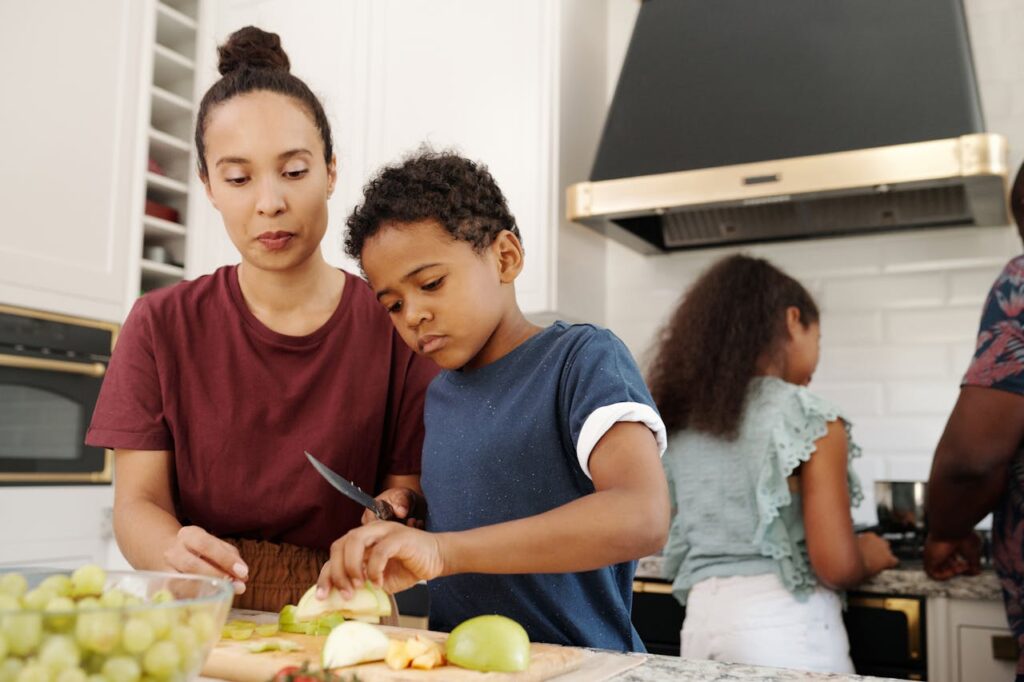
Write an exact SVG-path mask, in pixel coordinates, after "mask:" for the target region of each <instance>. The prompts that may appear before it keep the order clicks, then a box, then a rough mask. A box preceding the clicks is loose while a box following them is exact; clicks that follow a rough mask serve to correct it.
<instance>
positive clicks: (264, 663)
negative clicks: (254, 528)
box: [201, 625, 587, 682]
mask: <svg viewBox="0 0 1024 682" xmlns="http://www.w3.org/2000/svg"><path fill="white" fill-rule="evenodd" d="M380 628H381V629H382V630H383V631H384V632H385V634H387V636H388V637H391V638H392V639H408V638H409V637H412V636H413V635H416V634H419V635H422V636H424V637H429V638H431V639H433V640H435V641H437V642H444V640H445V638H446V637H447V636H448V635H447V634H446V633H443V632H430V631H427V630H413V629H410V628H399V627H389V626H386V625H382V626H380ZM274 638H278V639H287V640H290V641H292V642H295V643H296V644H298V645H299V646H301V647H302V649H301V650H300V651H268V652H265V653H260V654H254V653H252V652H250V651H249V650H248V649H247V648H246V646H247V644H250V643H252V642H259V641H260V640H261V639H268V638H261V637H254V638H252V639H247V640H245V641H241V642H238V641H233V640H221V641H220V642H219V643H218V644H217V646H216V647H214V649H213V651H211V652H210V655H209V657H208V658H207V659H206V664H205V665H204V666H203V670H202V673H201V675H202V676H203V677H214V678H219V679H222V680H229V682H267V680H269V679H270V678H272V677H273V676H274V674H275V673H276V672H277V671H278V670H280V669H281V668H284V667H286V666H290V665H302V664H303V663H304V662H307V661H308V662H309V664H310V666H311V667H319V663H320V652H321V650H322V649H323V645H324V640H325V639H326V638H325V637H313V636H311V635H291V634H284V633H279V634H277V635H273V636H272V637H270V638H269V639H274ZM586 653H587V652H585V651H584V650H582V649H575V648H573V647H563V646H557V645H554V644H531V645H530V667H529V668H527V669H526V670H525V671H523V672H521V673H481V672H477V671H475V670H466V669H465V668H459V667H457V666H453V665H445V666H441V667H440V668H434V669H433V670H413V669H411V668H409V669H405V670H392V669H391V668H389V667H388V666H387V665H386V664H385V663H384V662H383V661H378V662H376V663H363V664H362V665H357V666H351V667H348V668H338V669H336V670H335V672H337V673H340V674H342V675H345V674H346V673H349V672H351V673H355V674H356V675H358V677H359V681H360V682H441V681H442V680H445V681H451V682H473V681H474V680H476V681H477V682H483V681H485V680H486V681H488V682H506V681H508V682H512V681H513V680H515V681H516V682H540V681H541V680H547V679H550V678H552V677H557V676H559V675H562V674H564V673H567V672H569V671H571V670H574V669H575V668H577V667H579V666H580V665H581V664H582V663H583V660H584V657H585V655H586Z"/></svg>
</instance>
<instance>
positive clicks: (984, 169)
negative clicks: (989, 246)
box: [566, 133, 1007, 225]
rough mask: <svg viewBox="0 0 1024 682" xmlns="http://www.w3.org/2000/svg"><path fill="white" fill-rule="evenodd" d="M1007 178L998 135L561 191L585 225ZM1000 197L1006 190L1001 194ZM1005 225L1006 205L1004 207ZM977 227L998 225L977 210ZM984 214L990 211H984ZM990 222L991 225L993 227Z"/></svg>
mask: <svg viewBox="0 0 1024 682" xmlns="http://www.w3.org/2000/svg"><path fill="white" fill-rule="evenodd" d="M992 176H998V177H1001V178H1002V180H1003V183H1002V184H1003V187H1004V190H1005V184H1006V183H1005V179H1006V176H1007V144H1006V138H1005V137H1003V136H1002V135H998V134H995V133H976V134H971V135H962V136H960V137H955V138H949V139H943V140H930V141H927V142H913V143H909V144H899V145H891V146H887V147H873V148H870V149H856V150H851V151H845V152H834V153H830V154H819V155H814V156H802V157H795V158H789V159H778V160H775V161H758V162H756V163H746V164H737V165H733V166H721V167H717V168H705V169H699V170H690V171H679V172H675V173H659V174H655V175H643V176H638V177H632V178H619V179H614V180H601V181H597V182H581V183H577V184H574V185H571V186H569V187H568V189H567V190H566V216H567V217H568V219H569V220H573V221H577V222H582V223H598V222H601V221H603V220H608V219H616V218H628V217H635V216H640V215H650V214H655V215H658V214H662V213H664V212H666V211H670V210H675V209H679V208H685V207H697V206H711V205H756V204H759V203H774V202H785V201H788V200H790V198H792V197H794V196H797V195H814V194H826V195H827V194H846V193H851V192H864V191H866V190H872V189H874V190H875V191H886V190H887V189H888V188H889V187H890V186H898V185H926V184H928V183H933V182H943V181H946V182H948V181H950V180H960V181H967V182H969V181H970V180H971V179H973V178H989V177H992ZM1004 194H1005V191H1004ZM1003 204H1004V205H1003V206H1002V207H1001V208H1002V209H1003V214H1002V215H1003V218H1002V219H1003V220H1005V201H1004V202H1003ZM980 210H981V211H982V212H984V215H982V216H979V220H978V222H979V224H993V225H994V224H1000V223H999V222H998V221H999V220H1000V218H999V217H998V215H997V214H998V213H999V210H998V208H997V209H995V210H993V209H991V208H986V207H985V206H982V207H980ZM986 211H987V212H986ZM992 221H995V222H992Z"/></svg>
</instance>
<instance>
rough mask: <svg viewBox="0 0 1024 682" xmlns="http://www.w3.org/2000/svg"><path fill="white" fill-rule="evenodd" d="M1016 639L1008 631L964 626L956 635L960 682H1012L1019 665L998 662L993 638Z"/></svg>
mask: <svg viewBox="0 0 1024 682" xmlns="http://www.w3.org/2000/svg"><path fill="white" fill-rule="evenodd" d="M999 637H1013V634H1012V633H1011V632H1010V631H1009V630H1004V629H999V628H984V627H976V626H968V625H963V626H961V627H960V628H958V631H957V646H958V647H959V649H960V670H959V672H960V677H958V678H957V679H958V680H959V681H960V682H1002V681H1003V680H1012V679H1013V678H1014V675H1015V674H1016V670H1017V663H1016V661H1006V660H999V659H996V658H995V656H994V654H993V650H992V642H993V639H994V638H999Z"/></svg>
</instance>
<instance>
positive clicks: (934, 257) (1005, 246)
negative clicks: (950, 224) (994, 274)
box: [883, 227, 1020, 272]
mask: <svg viewBox="0 0 1024 682" xmlns="http://www.w3.org/2000/svg"><path fill="white" fill-rule="evenodd" d="M1015 242H1016V243H1015ZM1019 252H1020V239H1019V238H1018V237H1017V232H1016V230H1014V229H1012V228H1009V227H967V228H960V229H948V230H927V231H921V232H910V233H901V238H900V239H899V240H898V241H897V240H894V241H893V242H892V244H890V245H889V248H886V249H885V254H884V259H883V268H884V270H885V272H921V271H927V270H952V269H958V268H975V267H987V266H993V265H995V266H1001V265H1003V264H1005V263H1006V261H1007V259H1008V258H1009V256H1010V254H1013V253H1019Z"/></svg>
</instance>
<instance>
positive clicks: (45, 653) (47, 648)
mask: <svg viewBox="0 0 1024 682" xmlns="http://www.w3.org/2000/svg"><path fill="white" fill-rule="evenodd" d="M81 661H82V654H81V652H80V651H79V650H78V646H77V645H75V640H73V639H72V638H71V637H69V636H68V635H53V636H51V637H49V638H48V639H47V640H46V641H45V642H43V646H41V647H40V648H39V662H40V663H42V664H44V665H46V666H47V667H48V668H49V669H50V670H51V671H52V672H54V673H58V672H60V671H61V670H65V669H67V668H78V664H79V663H81Z"/></svg>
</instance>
